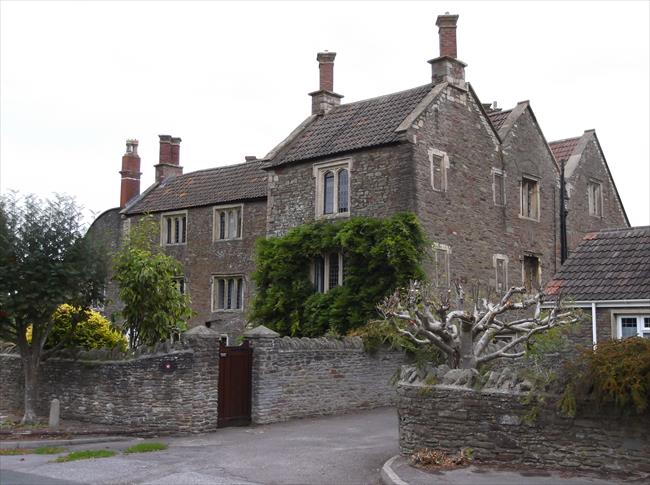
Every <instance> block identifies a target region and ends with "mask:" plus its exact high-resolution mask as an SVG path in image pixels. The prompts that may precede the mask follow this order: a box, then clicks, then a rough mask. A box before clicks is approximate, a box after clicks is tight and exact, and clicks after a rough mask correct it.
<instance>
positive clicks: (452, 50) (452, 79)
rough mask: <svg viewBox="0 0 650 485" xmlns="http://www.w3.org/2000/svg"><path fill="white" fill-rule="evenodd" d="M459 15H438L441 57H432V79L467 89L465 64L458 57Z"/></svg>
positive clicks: (430, 62)
mask: <svg viewBox="0 0 650 485" xmlns="http://www.w3.org/2000/svg"><path fill="white" fill-rule="evenodd" d="M457 22H458V15H449V12H447V13H445V14H444V15H438V19H437V20H436V25H437V26H438V39H439V43H440V57H436V58H435V59H431V60H430V61H429V64H431V81H432V82H434V83H441V82H448V83H450V84H454V85H455V86H458V87H460V88H463V89H465V88H466V84H465V67H466V66H467V64H465V63H464V62H462V61H459V60H458V59H457V56H458V48H457V44H456V23H457Z"/></svg>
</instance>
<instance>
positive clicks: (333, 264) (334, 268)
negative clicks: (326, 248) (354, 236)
mask: <svg viewBox="0 0 650 485" xmlns="http://www.w3.org/2000/svg"><path fill="white" fill-rule="evenodd" d="M329 263H330V268H329V269H330V274H329V289H330V290H331V289H332V288H336V287H337V286H339V255H338V254H337V253H332V254H330V261H329Z"/></svg>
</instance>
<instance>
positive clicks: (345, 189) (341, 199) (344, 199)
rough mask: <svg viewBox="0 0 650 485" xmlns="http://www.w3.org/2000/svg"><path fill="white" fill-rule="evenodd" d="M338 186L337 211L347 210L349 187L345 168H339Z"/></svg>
mask: <svg viewBox="0 0 650 485" xmlns="http://www.w3.org/2000/svg"><path fill="white" fill-rule="evenodd" d="M338 175H339V177H338V178H339V180H338V182H339V184H338V185H339V186H338V209H339V212H348V210H349V207H350V204H349V193H350V187H349V180H350V177H348V171H347V169H345V168H344V169H341V170H339V173H338Z"/></svg>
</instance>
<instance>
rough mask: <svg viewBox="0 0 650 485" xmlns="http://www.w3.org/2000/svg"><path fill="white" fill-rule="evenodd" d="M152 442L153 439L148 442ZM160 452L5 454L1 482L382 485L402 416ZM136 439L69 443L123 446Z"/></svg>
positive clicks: (332, 422)
mask: <svg viewBox="0 0 650 485" xmlns="http://www.w3.org/2000/svg"><path fill="white" fill-rule="evenodd" d="M148 441H150V440H148ZM155 441H158V442H161V441H162V442H165V443H167V444H168V445H169V448H168V449H167V450H165V451H162V452H154V453H145V454H135V455H117V456H115V457H112V458H101V459H94V460H84V461H75V462H69V463H48V462H49V461H50V460H52V458H53V457H52V456H43V455H23V456H2V457H1V460H2V461H1V467H0V483H1V484H2V485H13V484H29V485H37V484H40V483H42V484H52V485H55V484H56V485H62V484H64V483H68V484H74V483H85V484H91V483H92V484H149V485H154V484H155V485H163V484H164V485H167V484H168V485H185V484H188V485H189V484H197V485H203V484H206V485H207V484H334V483H336V484H341V485H345V484H373V485H374V484H379V483H380V479H379V476H380V469H381V467H382V465H383V463H384V462H385V461H386V460H387V459H388V458H390V457H391V456H393V455H395V454H397V453H398V446H397V413H396V411H395V409H394V408H383V409H376V410H372V411H364V412H358V413H353V414H346V415H343V416H328V417H320V418H308V419H300V420H294V421H291V422H287V423H276V424H270V425H264V426H249V427H243V428H224V429H221V430H219V431H217V432H215V433H209V434H200V435H192V436H186V437H179V438H160V439H155ZM133 443H134V441H133V440H131V441H124V442H112V443H104V444H95V445H90V444H89V445H82V446H73V447H67V450H68V451H71V450H81V449H83V450H88V449H113V450H118V451H119V450H123V449H124V448H126V447H128V446H130V445H131V444H133Z"/></svg>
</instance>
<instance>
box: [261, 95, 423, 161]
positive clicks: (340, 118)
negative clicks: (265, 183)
mask: <svg viewBox="0 0 650 485" xmlns="http://www.w3.org/2000/svg"><path fill="white" fill-rule="evenodd" d="M433 86H434V85H433V84H425V85H424V86H420V87H417V88H413V89H409V90H407V91H401V92H399V93H393V94H388V95H386V96H380V97H378V98H372V99H366V100H364V101H357V102H354V103H348V104H342V105H341V106H337V107H335V108H333V109H332V110H330V111H329V112H328V113H326V114H324V115H322V116H319V117H318V118H317V119H316V120H315V121H314V122H312V123H311V124H310V125H309V126H308V127H307V128H306V129H305V130H304V131H303V132H302V133H300V134H299V135H298V137H297V138H296V139H295V140H293V141H292V142H291V143H289V145H288V147H286V148H285V149H283V150H282V151H281V152H280V153H279V154H278V155H277V156H276V157H275V158H274V159H273V160H272V161H271V163H270V165H272V166H275V165H282V164H284V163H288V162H294V161H298V160H305V159H310V158H316V157H322V156H327V155H334V154H336V153H343V152H347V151H351V150H356V149H359V148H366V147H372V146H377V145H383V144H386V143H392V142H395V141H398V140H399V139H400V133H395V129H396V128H397V127H398V126H399V125H400V123H401V122H402V121H403V120H404V118H406V117H407V116H408V115H409V113H411V111H413V110H414V109H415V107H416V106H417V105H418V103H419V102H420V101H422V99H423V98H424V97H425V96H426V95H427V94H428V93H429V92H430V91H431V89H433Z"/></svg>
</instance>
